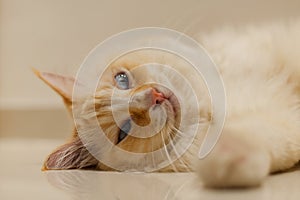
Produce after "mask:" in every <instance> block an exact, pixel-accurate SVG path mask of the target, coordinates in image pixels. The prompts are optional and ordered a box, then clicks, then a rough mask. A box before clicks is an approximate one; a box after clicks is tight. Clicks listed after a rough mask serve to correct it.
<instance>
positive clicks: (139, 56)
mask: <svg viewBox="0 0 300 200" xmlns="http://www.w3.org/2000/svg"><path fill="white" fill-rule="evenodd" d="M299 36H300V23H299V20H298V21H293V22H290V23H285V24H283V23H282V24H271V25H270V24H269V25H261V26H257V27H246V28H243V29H233V28H224V29H221V30H218V31H215V32H212V33H207V34H202V35H201V36H198V41H199V42H200V43H201V44H202V45H203V46H204V48H205V49H206V50H207V51H208V52H209V54H210V56H211V57H212V59H213V60H214V62H215V63H216V65H217V67H218V69H219V72H220V74H221V76H222V78H223V81H224V86H225V89H226V95H227V99H226V102H227V108H226V110H227V117H226V121H225V125H224V129H223V131H222V134H221V137H220V139H219V141H218V142H217V144H216V146H215V147H214V149H213V150H212V152H211V153H210V154H209V155H208V156H207V157H205V158H204V159H201V160H200V159H199V158H198V152H199V148H200V144H201V143H202V141H203V137H204V135H205V132H206V131H207V128H208V127H209V125H210V124H213V123H214V118H213V117H211V105H210V98H209V95H208V92H207V88H206V86H205V83H204V81H203V80H202V79H201V77H199V76H197V75H195V72H194V71H193V70H187V69H190V68H187V67H186V66H187V65H188V63H186V62H184V61H182V60H180V59H178V58H177V57H175V56H174V55H171V54H169V53H167V52H155V51H153V50H144V51H139V52H134V53H131V54H127V55H125V56H123V57H121V58H119V59H118V60H116V61H115V62H113V63H112V64H111V65H110V66H109V68H108V69H107V70H106V71H105V73H104V74H103V76H102V77H101V79H100V80H101V82H102V83H103V84H102V85H101V84H99V86H98V88H97V91H96V92H95V94H94V95H93V96H87V97H84V98H82V99H81V100H80V101H78V102H72V88H73V85H74V81H75V79H73V78H70V77H65V76H61V75H57V74H51V73H45V72H43V73H39V72H37V75H38V76H39V77H40V78H41V79H43V80H44V81H45V82H46V83H47V84H49V85H50V86H51V87H52V88H54V89H55V90H56V91H57V92H58V93H59V94H60V95H61V96H62V97H63V98H64V101H65V103H66V105H67V106H68V108H69V109H70V108H71V107H70V106H71V104H72V103H73V107H75V108H76V109H74V110H73V112H80V113H81V114H82V115H83V116H85V117H84V119H85V120H84V122H82V123H83V124H81V125H80V126H82V127H87V128H86V130H88V127H90V124H89V123H90V121H89V119H91V118H92V117H93V116H96V117H97V120H98V122H99V126H100V127H101V128H102V129H103V131H104V133H105V136H106V137H107V138H108V139H109V141H110V142H111V143H112V144H113V145H114V146H112V147H110V150H111V151H102V152H101V151H100V153H99V152H98V153H99V154H101V155H100V157H101V158H103V159H104V160H106V162H110V163H113V165H114V166H117V167H116V168H114V167H111V166H108V165H107V164H106V163H103V162H101V161H99V160H98V159H95V158H94V157H93V156H92V155H91V154H90V152H89V151H88V150H87V148H86V146H85V145H86V144H83V143H85V142H82V141H81V139H80V137H79V136H78V133H77V131H76V130H75V133H74V134H73V136H72V138H71V140H70V141H69V142H67V143H66V144H64V145H63V146H61V147H59V148H57V149H56V150H55V151H54V152H53V153H51V154H50V155H49V156H48V158H47V159H46V161H45V164H44V169H45V170H50V169H74V168H93V169H98V170H119V171H123V170H132V169H135V170H138V171H147V170H146V168H147V167H149V166H151V165H152V164H153V163H152V162H150V161H149V160H147V159H146V157H141V158H140V159H130V158H128V157H124V156H121V155H120V154H117V153H116V152H115V151H114V148H116V147H118V148H121V149H123V150H125V151H127V152H131V153H148V154H149V153H151V152H153V151H156V150H159V149H161V148H165V151H168V153H169V152H172V150H169V149H167V145H168V144H172V140H173V138H175V136H176V135H179V136H180V137H184V136H185V134H184V133H182V132H181V131H180V130H179V128H178V127H179V122H180V119H181V118H182V117H185V118H186V117H187V116H181V115H180V114H181V112H180V108H181V107H184V106H183V105H181V106H180V105H179V103H178V100H177V99H176V97H174V91H171V90H170V89H168V88H165V87H163V86H161V85H159V84H155V83H153V84H148V85H143V84H142V83H143V82H145V81H150V82H155V80H157V76H158V74H160V73H162V72H161V71H159V70H158V69H155V68H151V67H148V68H147V67H145V68H144V69H143V70H141V71H140V70H136V67H137V66H140V65H142V64H145V63H153V62H156V63H162V64H168V65H169V66H172V67H174V69H176V70H177V71H178V72H180V73H181V74H182V75H183V76H184V77H186V78H188V79H189V81H190V82H191V85H192V87H193V89H195V90H196V91H197V92H196V96H197V97H198V99H200V100H199V101H198V102H197V103H198V104H199V106H200V109H199V122H198V123H199V125H200V128H199V132H198V133H197V137H196V139H195V140H194V141H193V143H192V145H191V146H190V147H189V149H187V151H186V152H184V153H183V155H181V156H178V159H177V160H170V162H169V165H166V166H164V167H162V168H160V169H158V170H157V171H158V172H165V171H173V172H181V171H196V172H197V173H198V174H199V176H200V178H201V180H202V181H203V182H204V184H205V185H207V186H212V187H231V186H255V185H258V184H260V183H261V182H262V181H263V179H264V178H265V177H266V176H267V175H268V174H269V173H272V172H277V171H282V170H286V169H289V168H291V167H293V166H294V165H295V164H296V163H297V162H298V161H299V160H300V109H299V105H300V104H299V103H300V102H299V100H300V38H299ZM165 78H166V79H168V80H170V81H171V80H172V79H174V77H172V76H167V77H165ZM173 83H174V82H173ZM115 87H117V88H118V89H117V90H114V94H113V89H114V88H115ZM175 87H176V88H177V90H178V91H176V92H177V94H179V95H181V97H184V99H185V101H184V104H186V105H187V106H186V107H185V108H186V109H187V110H188V111H189V112H192V111H193V110H194V109H195V108H197V107H196V105H194V104H193V103H191V100H190V99H191V97H190V95H191V94H190V93H188V92H187V90H186V88H184V86H183V85H182V84H181V82H180V81H177V84H176V83H175ZM112 95H115V96H116V98H119V99H121V100H122V99H126V100H128V101H129V111H130V114H131V119H130V120H128V119H126V118H125V117H124V119H122V120H123V122H122V123H123V125H121V126H122V127H121V128H120V127H119V126H118V125H117V124H116V122H115V120H114V116H113V113H112V112H113V111H112V108H111V97H112ZM116 107H117V108H116V109H117V111H118V112H119V116H120V118H122V116H123V115H122V112H123V110H124V109H125V108H127V107H125V106H123V104H122V103H120V104H119V105H118V106H116ZM94 108H95V110H94ZM94 111H95V113H94V115H93V112H94ZM163 111H164V112H166V116H167V120H166V121H163V122H162V119H161V115H162V113H163ZM149 116H151V119H155V123H157V125H161V124H162V123H163V127H162V129H161V130H160V131H159V132H158V133H157V134H153V135H152V136H151V137H148V138H137V137H134V136H133V135H131V134H132V133H134V134H138V135H139V134H140V135H142V134H143V133H142V132H141V131H140V132H139V130H138V129H137V130H135V127H134V126H133V125H132V122H135V123H136V124H139V125H141V126H145V125H147V124H149ZM84 130H85V129H84ZM148 132H149V131H148ZM130 133H131V134H130ZM85 134H86V135H88V134H89V133H88V131H86V133H85ZM88 137H90V140H91V141H93V142H95V140H96V139H95V137H93V136H88ZM106 150H107V149H106Z"/></svg>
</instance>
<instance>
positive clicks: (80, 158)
mask: <svg viewBox="0 0 300 200" xmlns="http://www.w3.org/2000/svg"><path fill="white" fill-rule="evenodd" d="M97 164H98V161H97V159H95V158H94V157H93V156H92V155H91V154H90V153H89V152H88V150H87V149H86V148H85V146H84V145H83V144H82V142H81V140H80V138H79V137H78V136H76V137H74V138H72V140H71V141H69V142H67V143H66V144H64V145H62V146H60V147H58V148H57V149H56V150H55V151H54V152H53V153H51V154H50V155H49V156H48V157H47V159H46V161H45V162H44V165H43V168H42V170H55V169H83V168H95V167H96V166H97Z"/></svg>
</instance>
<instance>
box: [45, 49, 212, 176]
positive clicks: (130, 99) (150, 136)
mask: <svg viewBox="0 0 300 200" xmlns="http://www.w3.org/2000/svg"><path fill="white" fill-rule="evenodd" d="M155 63H160V64H167V65H168V67H166V68H161V66H157V65H156V64H155ZM187 65H188V64H187V63H185V62H184V61H180V60H178V58H176V57H175V56H174V55H171V54H169V53H165V52H160V53H159V55H158V54H157V53H155V52H152V51H151V50H148V51H144V52H142V53H141V52H138V53H130V54H127V55H125V56H122V57H120V58H119V59H117V60H115V61H114V62H113V63H111V64H110V65H109V66H108V68H107V69H106V70H105V71H104V73H103V74H102V76H101V77H100V78H99V83H98V86H97V89H96V91H95V93H94V94H93V95H90V96H87V97H85V98H83V100H82V101H80V103H73V107H74V106H75V107H76V109H74V110H75V112H80V113H81V115H86V116H84V118H85V123H84V124H81V126H85V127H89V116H91V117H94V116H96V118H97V121H98V125H99V126H100V128H101V130H102V131H103V133H104V134H105V136H106V137H107V138H108V140H109V141H110V142H111V143H112V144H113V147H114V148H120V149H122V150H125V151H127V152H130V153H150V152H154V151H157V150H159V149H162V148H166V146H167V145H168V144H169V143H170V142H171V143H172V139H173V138H174V137H175V136H176V135H178V134H182V133H180V131H179V127H180V122H181V119H182V117H183V116H182V112H181V107H182V106H181V104H182V103H187V104H189V103H190V101H189V99H190V98H191V97H190V91H189V90H191V89H192V88H186V86H184V84H182V83H181V82H182V81H180V79H178V74H177V73H179V74H181V75H183V76H184V77H186V78H189V79H190V81H191V82H193V81H195V80H197V79H198V81H196V82H194V83H196V84H195V85H196V86H195V87H196V89H197V87H198V88H202V89H201V90H203V88H204V84H203V82H201V81H200V80H199V77H196V76H194V74H193V71H192V70H188V66H187ZM169 66H172V67H169ZM173 70H175V71H173ZM42 78H43V77H42ZM43 80H45V78H43ZM159 80H164V81H163V82H164V83H167V84H166V85H165V84H162V82H161V81H159ZM46 82H47V83H48V84H49V81H47V80H46ZM170 84H171V85H170ZM51 85H52V87H53V84H51ZM194 89H195V88H194ZM56 90H57V89H56ZM173 90H175V91H173ZM59 92H60V93H61V91H60V90H59ZM203 94H204V93H202V94H201V93H199V94H197V95H201V96H202V97H201V98H202V99H206V98H207V96H203ZM178 95H179V96H181V97H186V98H181V101H180V98H179V97H178ZM63 96H64V97H65V96H66V95H63ZM66 99H67V100H66ZM182 99H184V102H182ZM65 102H67V105H68V104H70V103H71V101H70V100H69V101H68V98H66V97H65ZM68 102H69V103H68ZM83 105H84V106H83ZM188 109H192V110H193V109H194V110H195V109H198V108H197V105H192V104H191V105H189V106H188ZM74 110H73V112H74ZM91 113H93V114H91ZM200 113H201V111H200V110H199V116H200ZM75 114H76V113H75ZM185 117H186V116H185ZM79 134H80V133H79ZM181 136H182V135H181ZM74 137H75V138H76V137H78V135H77V134H75V136H74ZM94 142H95V141H94ZM102 142H103V141H102ZM54 153H55V152H54ZM56 154H57V153H56ZM101 156H102V155H100V157H101ZM56 157H57V155H56ZM103 157H105V158H106V160H110V162H113V163H114V165H128V170H130V166H134V165H132V164H131V163H130V162H132V161H130V160H126V158H125V159H123V158H121V157H120V156H118V155H115V154H114V153H110V152H106V153H105V155H103ZM49 160H51V155H50V157H49V158H48V161H49ZM127 162H128V163H127ZM49 163H50V162H48V165H47V161H46V164H45V168H46V169H50V168H51V166H49ZM51 163H52V165H53V163H54V161H53V160H52V161H51ZM94 164H95V163H94ZM97 166H98V168H100V169H104V170H107V169H111V168H110V167H107V166H106V165H104V164H103V163H101V162H98V163H97ZM54 168H59V166H57V165H56V166H55V167H54ZM60 168H61V166H60ZM69 168H70V167H69ZM71 168H74V167H71ZM75 168H78V167H75ZM80 168H81V167H80Z"/></svg>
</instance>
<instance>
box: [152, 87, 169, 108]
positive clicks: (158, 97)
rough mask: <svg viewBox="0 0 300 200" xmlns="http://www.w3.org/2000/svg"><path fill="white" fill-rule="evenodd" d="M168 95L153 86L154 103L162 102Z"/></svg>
mask: <svg viewBox="0 0 300 200" xmlns="http://www.w3.org/2000/svg"><path fill="white" fill-rule="evenodd" d="M165 99H166V97H165V96H164V94H163V93H161V92H158V91H157V90H156V89H154V88H152V105H153V104H161V103H162V102H163V101H164V100H165Z"/></svg>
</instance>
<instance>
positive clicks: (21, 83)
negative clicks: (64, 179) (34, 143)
mask: <svg viewBox="0 0 300 200" xmlns="http://www.w3.org/2000/svg"><path fill="white" fill-rule="evenodd" d="M299 11H300V1H299V0H252V1H242V0H240V1H238V0H226V1H225V0H224V1H222V0H210V1H207V0H206V1H205V0H185V1H183V0H85V1H83V0H0V137H2V138H18V137H22V138H33V137H35V138H49V139H50V138H66V137H67V136H68V135H70V131H71V130H72V125H71V119H70V117H69V116H68V114H67V113H66V111H65V110H64V107H63V103H62V102H61V99H60V98H59V96H58V95H56V94H55V93H54V92H53V91H52V90H51V89H50V88H48V87H47V86H46V85H45V84H44V83H43V82H42V81H41V80H39V79H38V78H36V77H35V76H34V74H33V73H32V71H31V67H34V68H37V69H39V70H41V71H49V72H54V73H61V74H66V75H75V74H76V71H77V69H78V68H79V67H80V64H81V62H82V61H83V59H84V58H85V56H86V55H87V54H88V52H89V51H90V50H91V49H92V48H94V47H95V46H96V45H97V44H98V43H100V42H101V41H103V40H104V39H105V38H107V37H109V36H111V35H112V34H116V33H118V32H120V31H124V30H127V29H131V28H135V27H144V26H159V27H167V28H172V29H176V30H179V31H182V32H185V33H186V34H189V35H193V34H194V33H195V32H209V31H210V30H213V29H218V27H221V26H227V25H228V26H231V25H237V26H240V25H245V24H253V23H261V22H268V21H276V20H285V19H291V18H295V17H298V16H299ZM0 140H1V138H0Z"/></svg>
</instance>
